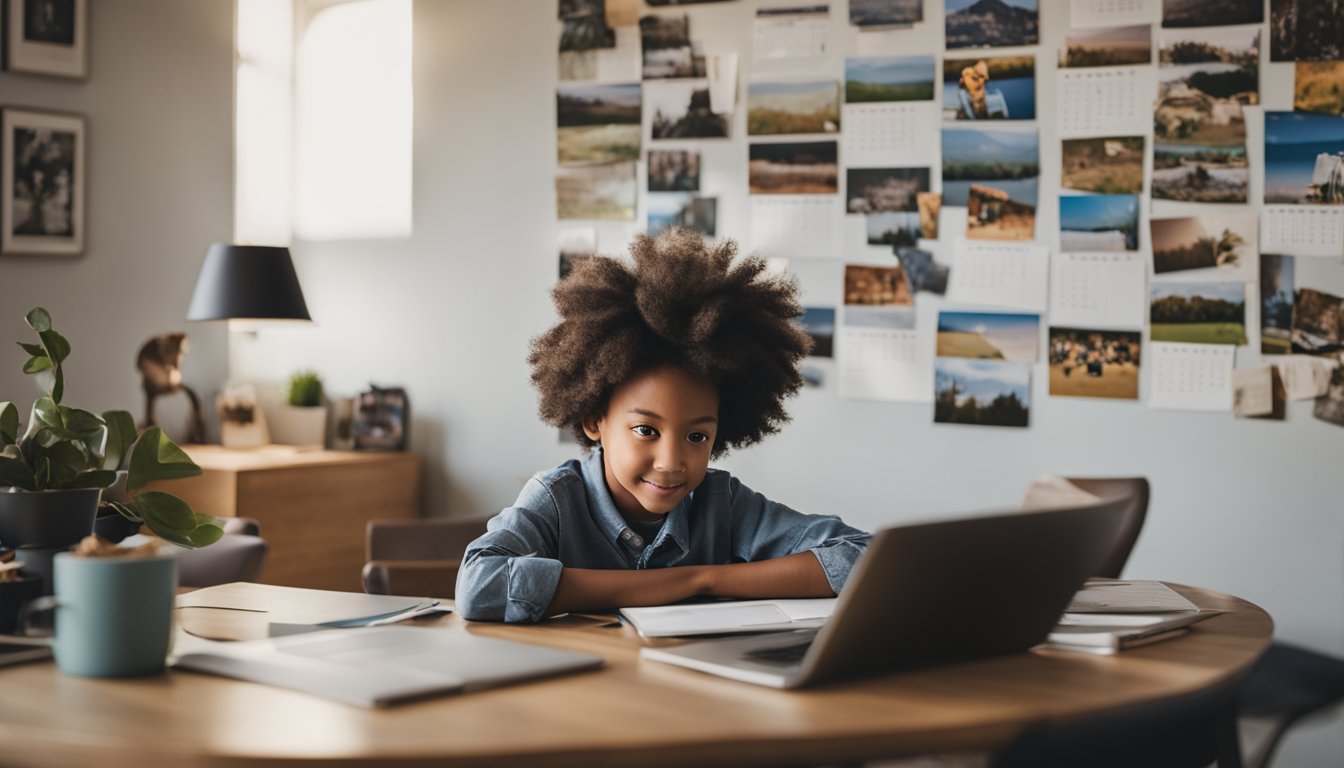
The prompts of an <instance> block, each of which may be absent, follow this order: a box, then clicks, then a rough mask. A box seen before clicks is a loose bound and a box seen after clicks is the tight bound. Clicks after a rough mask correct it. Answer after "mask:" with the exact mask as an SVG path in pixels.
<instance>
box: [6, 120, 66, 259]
mask: <svg viewBox="0 0 1344 768" xmlns="http://www.w3.org/2000/svg"><path fill="white" fill-rule="evenodd" d="M0 130H2V131H3V136H2V137H0V253H24V254H37V255H43V254H49V255H73V254H79V253H82V252H83V251H84V221H85V217H84V190H85V168H86V167H87V164H86V163H85V162H84V146H85V132H86V127H85V119H84V117H83V116H81V115H74V114H66V113H58V112H46V111H37V110H28V109H16V108H6V109H4V110H0Z"/></svg>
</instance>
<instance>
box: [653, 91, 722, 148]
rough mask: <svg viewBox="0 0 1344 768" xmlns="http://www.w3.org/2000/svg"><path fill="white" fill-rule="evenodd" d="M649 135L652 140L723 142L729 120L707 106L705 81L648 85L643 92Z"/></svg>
mask: <svg viewBox="0 0 1344 768" xmlns="http://www.w3.org/2000/svg"><path fill="white" fill-rule="evenodd" d="M644 101H645V107H646V109H648V111H649V126H650V127H649V135H650V136H651V137H652V138H654V139H725V138H728V118H727V116H725V115H719V114H715V113H714V111H713V110H712V109H710V107H709V83H707V82H706V81H704V80H687V81H681V82H663V83H651V84H649V85H648V86H646V87H645V89H644Z"/></svg>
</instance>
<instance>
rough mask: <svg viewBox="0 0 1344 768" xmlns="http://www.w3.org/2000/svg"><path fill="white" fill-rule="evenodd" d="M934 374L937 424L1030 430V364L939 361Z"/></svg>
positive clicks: (947, 358)
mask: <svg viewBox="0 0 1344 768" xmlns="http://www.w3.org/2000/svg"><path fill="white" fill-rule="evenodd" d="M933 371H934V374H933V420H934V422H935V423H938V424H978V425H981V426H991V427H1025V426H1027V423H1028V420H1029V419H1028V416H1029V412H1030V410H1031V364H1030V363H1009V362H1000V361H993V360H966V359H963V358H957V357H938V358H934V361H933Z"/></svg>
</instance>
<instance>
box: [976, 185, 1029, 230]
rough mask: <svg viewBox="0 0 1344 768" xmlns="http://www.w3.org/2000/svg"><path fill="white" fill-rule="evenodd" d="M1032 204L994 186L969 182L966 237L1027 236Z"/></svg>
mask: <svg viewBox="0 0 1344 768" xmlns="http://www.w3.org/2000/svg"><path fill="white" fill-rule="evenodd" d="M1035 236H1036V206H1035V205H1032V204H1028V203H1026V202H1022V201H1018V200H1014V199H1013V197H1012V194H1011V193H1009V192H1007V191H1005V190H1004V189H1001V188H999V187H997V186H988V185H984V184H972V185H971V188H970V192H969V197H967V199H966V237H967V238H969V239H971V240H1031V239H1033V238H1034V237H1035Z"/></svg>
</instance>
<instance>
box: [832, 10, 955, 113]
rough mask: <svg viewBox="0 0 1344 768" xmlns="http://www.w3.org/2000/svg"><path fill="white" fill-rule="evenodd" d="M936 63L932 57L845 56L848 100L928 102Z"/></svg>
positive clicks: (851, 101)
mask: <svg viewBox="0 0 1344 768" xmlns="http://www.w3.org/2000/svg"><path fill="white" fill-rule="evenodd" d="M849 7H850V10H851V11H852V10H853V8H854V4H853V3H852V2H851V3H850V6H849ZM933 65H934V62H933V57H932V56H890V57H883V58H861V59H845V103H846V104H861V103H865V102H882V101H928V100H930V99H932V98H933V80H934V75H933Z"/></svg>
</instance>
